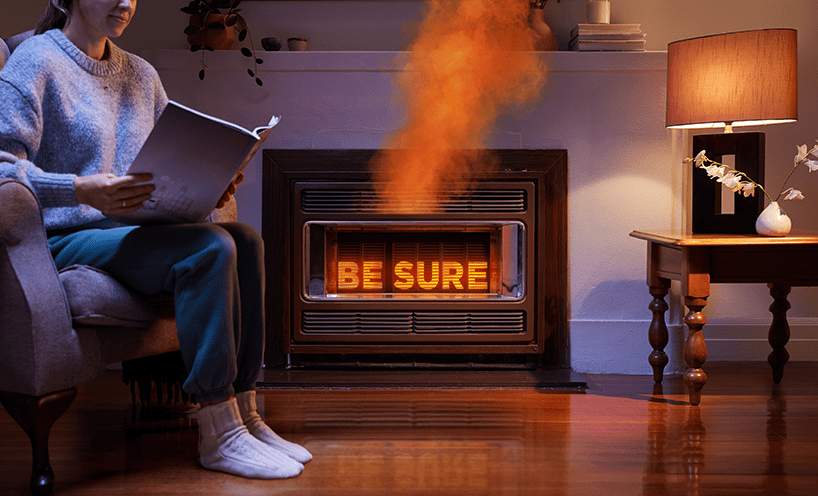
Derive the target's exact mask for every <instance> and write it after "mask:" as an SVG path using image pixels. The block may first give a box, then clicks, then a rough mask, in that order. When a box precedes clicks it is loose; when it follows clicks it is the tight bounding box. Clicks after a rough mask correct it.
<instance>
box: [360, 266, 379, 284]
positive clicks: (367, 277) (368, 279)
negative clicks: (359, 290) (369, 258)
mask: <svg viewBox="0 0 818 496" xmlns="http://www.w3.org/2000/svg"><path fill="white" fill-rule="evenodd" d="M382 270H383V262H364V272H363V275H362V278H363V280H364V289H383V281H382V280H381V277H382V276H381V271H382Z"/></svg>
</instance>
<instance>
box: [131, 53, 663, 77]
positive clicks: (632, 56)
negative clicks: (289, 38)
mask: <svg viewBox="0 0 818 496" xmlns="http://www.w3.org/2000/svg"><path fill="white" fill-rule="evenodd" d="M410 53H411V52H310V51H307V52H290V51H282V52H263V51H259V52H257V55H258V57H259V58H261V59H262V60H264V63H263V64H261V65H259V66H258V70H259V71H260V72H277V71H319V72H361V71H364V72H394V71H397V70H401V68H402V66H403V65H404V64H403V63H402V61H403V60H404V59H405V58H406V57H407V56H408V55H409V54H410ZM142 56H143V57H144V58H145V59H147V60H148V61H149V62H150V63H151V64H153V65H154V66H155V67H156V68H157V69H159V70H163V69H175V70H180V69H181V70H196V71H198V70H199V69H201V60H200V56H201V55H200V54H199V53H193V52H191V51H190V50H183V49H155V50H147V51H145V52H143V53H142ZM537 56H538V57H542V59H543V60H544V62H545V64H546V67H548V69H549V71H551V72H654V71H661V72H664V71H666V70H667V52H542V53H538V54H537ZM205 60H206V62H207V67H208V69H209V70H228V71H229V70H241V71H244V70H246V69H247V66H248V64H250V65H252V61H251V60H250V59H248V58H247V57H244V56H243V55H241V53H240V52H239V51H238V50H224V51H216V52H208V53H206V54H205Z"/></svg>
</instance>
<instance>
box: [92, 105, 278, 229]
mask: <svg viewBox="0 0 818 496" xmlns="http://www.w3.org/2000/svg"><path fill="white" fill-rule="evenodd" d="M279 119H280V118H279V117H276V116H273V117H272V118H271V119H270V122H269V123H268V124H267V125H266V126H261V127H257V128H255V129H254V130H252V131H249V130H247V129H244V128H243V127H241V126H238V125H236V124H233V123H230V122H227V121H224V120H221V119H218V118H216V117H213V116H210V115H207V114H204V113H202V112H199V111H197V110H193V109H191V108H189V107H185V106H184V105H181V104H179V103H177V102H174V101H170V102H169V103H168V106H167V108H165V111H164V112H163V113H162V115H161V116H160V117H159V121H158V122H157V123H156V126H154V128H153V130H152V131H151V134H150V135H149V136H148V139H147V140H146V141H145V144H144V145H142V149H141V150H140V151H139V153H138V154H137V156H136V158H135V159H134V161H133V163H132V164H131V167H130V168H129V169H128V174H136V173H142V172H149V173H151V174H153V180H152V181H151V183H152V184H154V185H155V186H156V189H155V190H154V191H153V193H152V196H151V198H149V199H148V200H147V201H145V202H144V203H143V204H142V208H140V209H139V210H137V211H135V212H130V213H127V214H116V215H109V216H108V217H109V218H111V219H112V220H114V221H117V222H121V223H123V224H178V223H193V222H202V221H204V220H205V219H206V218H207V217H208V215H210V212H211V211H212V210H213V208H215V206H216V204H217V203H218V201H219V199H220V198H221V197H222V194H223V193H224V191H225V190H226V189H227V187H228V186H229V185H230V183H231V182H232V181H233V180H234V179H235V178H236V176H237V175H238V173H239V172H240V171H241V170H242V169H244V167H245V166H246V165H247V164H248V163H249V162H250V159H252V158H253V155H255V153H256V152H257V151H258V150H259V148H261V144H262V143H263V142H264V140H265V139H266V138H267V136H268V135H269V134H270V131H271V130H272V128H273V127H274V126H275V125H276V124H278V121H279Z"/></svg>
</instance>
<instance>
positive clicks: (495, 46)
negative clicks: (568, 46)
mask: <svg viewBox="0 0 818 496" xmlns="http://www.w3.org/2000/svg"><path fill="white" fill-rule="evenodd" d="M528 3H529V2H528V0H428V5H427V9H428V14H427V16H426V17H425V19H424V21H423V22H422V23H421V25H420V28H419V34H418V37H417V39H416V40H415V41H414V42H413V43H412V44H411V46H410V51H409V54H408V59H407V61H406V63H405V65H404V68H403V71H401V72H400V73H399V76H398V77H397V79H396V84H397V86H398V90H399V94H400V98H401V100H402V101H401V102H400V105H402V106H403V107H404V109H405V112H406V115H407V121H406V124H405V125H404V127H403V128H401V129H400V130H398V132H396V133H395V134H394V135H393V136H390V137H388V138H387V139H386V141H385V142H384V146H383V148H388V149H390V152H389V153H380V154H377V155H376V156H375V158H374V159H373V163H372V164H371V165H372V169H373V171H374V180H375V184H376V188H377V189H378V192H379V194H380V195H381V197H382V200H383V201H384V205H385V209H386V210H389V211H396V210H397V211H402V212H405V213H410V212H416V213H417V212H423V211H428V209H429V205H434V204H437V203H438V202H437V201H436V200H437V196H438V195H439V194H445V191H446V190H447V189H449V190H450V189H451V185H452V183H455V182H461V183H463V182H468V181H469V179H470V178H471V175H472V173H471V172H470V171H472V170H473V169H474V166H475V165H476V164H481V165H485V164H486V163H490V161H491V157H489V156H487V154H486V152H485V151H483V150H482V149H483V148H485V145H484V143H485V140H486V139H487V137H488V134H489V132H490V131H491V129H492V125H493V123H494V122H496V120H497V119H498V117H499V116H500V115H501V114H502V113H503V112H504V111H507V110H509V109H513V108H519V107H521V106H522V105H523V104H525V103H529V102H532V101H533V100H535V99H536V98H537V97H538V96H539V94H540V89H541V87H542V84H543V83H544V79H545V77H544V76H545V68H544V66H543V64H542V60H541V58H540V57H539V55H538V54H537V53H535V52H534V45H535V42H536V38H535V35H534V33H533V32H532V31H531V30H530V29H529V27H528V25H527V23H526V18H527V14H528Z"/></svg>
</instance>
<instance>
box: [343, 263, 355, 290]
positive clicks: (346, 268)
mask: <svg viewBox="0 0 818 496" xmlns="http://www.w3.org/2000/svg"><path fill="white" fill-rule="evenodd" d="M360 284H361V282H360V279H358V264H357V263H355V262H338V289H339V290H350V289H356V288H357V287H358V286H359V285H360Z"/></svg>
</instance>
